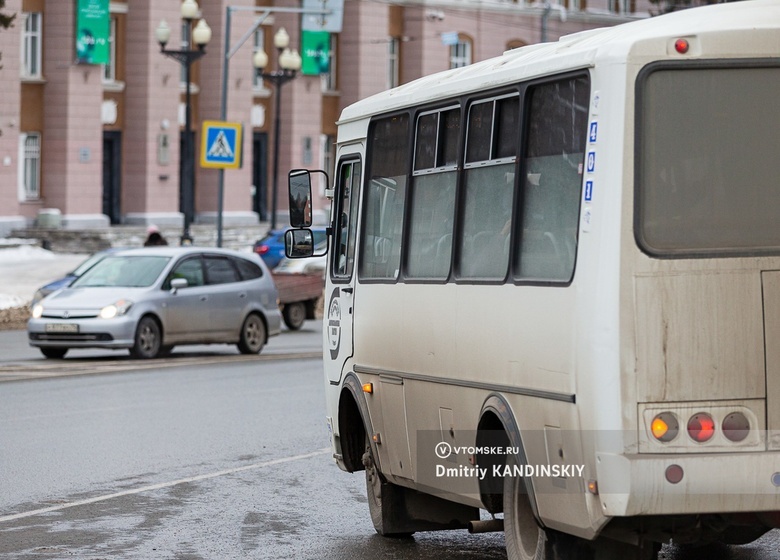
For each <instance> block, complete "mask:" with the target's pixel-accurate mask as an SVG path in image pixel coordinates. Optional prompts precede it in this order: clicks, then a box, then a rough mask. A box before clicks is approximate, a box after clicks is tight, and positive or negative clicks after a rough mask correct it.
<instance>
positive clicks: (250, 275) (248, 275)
mask: <svg viewBox="0 0 780 560" xmlns="http://www.w3.org/2000/svg"><path fill="white" fill-rule="evenodd" d="M233 262H234V263H235V265H236V267H237V268H238V272H239V274H241V280H255V279H256V278H260V277H261V276H262V275H263V269H262V268H260V267H259V266H257V265H256V264H255V263H253V262H251V261H248V260H246V259H233Z"/></svg>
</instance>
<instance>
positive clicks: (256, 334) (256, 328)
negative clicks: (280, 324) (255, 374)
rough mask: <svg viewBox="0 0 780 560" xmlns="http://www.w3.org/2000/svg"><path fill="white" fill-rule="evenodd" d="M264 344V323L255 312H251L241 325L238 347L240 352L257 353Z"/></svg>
mask: <svg viewBox="0 0 780 560" xmlns="http://www.w3.org/2000/svg"><path fill="white" fill-rule="evenodd" d="M263 346H265V323H263V319H262V318H261V317H260V316H259V315H258V314H257V313H251V314H250V315H249V317H247V318H246V319H245V320H244V324H243V325H242V326H241V339H240V340H239V341H238V349H239V350H240V351H241V353H242V354H259V353H260V350H262V349H263Z"/></svg>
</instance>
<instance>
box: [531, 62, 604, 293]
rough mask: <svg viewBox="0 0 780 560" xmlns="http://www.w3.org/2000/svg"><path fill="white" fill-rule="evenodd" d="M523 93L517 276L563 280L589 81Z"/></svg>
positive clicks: (573, 236) (571, 242) (569, 257)
mask: <svg viewBox="0 0 780 560" xmlns="http://www.w3.org/2000/svg"><path fill="white" fill-rule="evenodd" d="M529 95H530V98H531V102H530V104H529V117H528V131H527V141H526V147H525V149H526V154H525V159H524V160H523V166H522V169H524V170H525V181H523V182H521V188H522V189H523V195H522V200H523V208H522V212H521V225H522V232H521V236H520V244H519V253H518V255H517V259H518V267H519V268H518V279H519V280H530V281H539V282H568V281H569V280H571V276H572V274H573V273H574V259H575V256H576V250H577V224H578V220H579V205H580V189H581V185H582V167H583V163H584V152H585V139H586V136H585V133H586V131H587V110H588V100H589V96H590V91H589V84H588V80H587V78H585V77H577V78H571V79H567V80H562V81H559V82H553V83H549V84H543V85H540V86H537V87H535V88H533V89H532V90H531V91H530V93H529Z"/></svg>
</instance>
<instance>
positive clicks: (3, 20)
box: [0, 0, 16, 29]
mask: <svg viewBox="0 0 780 560" xmlns="http://www.w3.org/2000/svg"><path fill="white" fill-rule="evenodd" d="M3 8H5V0H0V10H2V9H3ZM15 17H16V14H11V15H10V16H9V15H7V14H4V13H2V12H0V28H2V29H8V28H9V27H11V24H12V23H13V21H14V18H15Z"/></svg>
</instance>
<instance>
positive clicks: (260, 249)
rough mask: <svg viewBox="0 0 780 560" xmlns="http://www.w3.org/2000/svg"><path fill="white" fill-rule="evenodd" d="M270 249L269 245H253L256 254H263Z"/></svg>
mask: <svg viewBox="0 0 780 560" xmlns="http://www.w3.org/2000/svg"><path fill="white" fill-rule="evenodd" d="M269 250H270V247H269V246H268V245H260V246H259V247H255V253H257V254H258V255H265V254H266V253H267V252H268V251H269Z"/></svg>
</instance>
